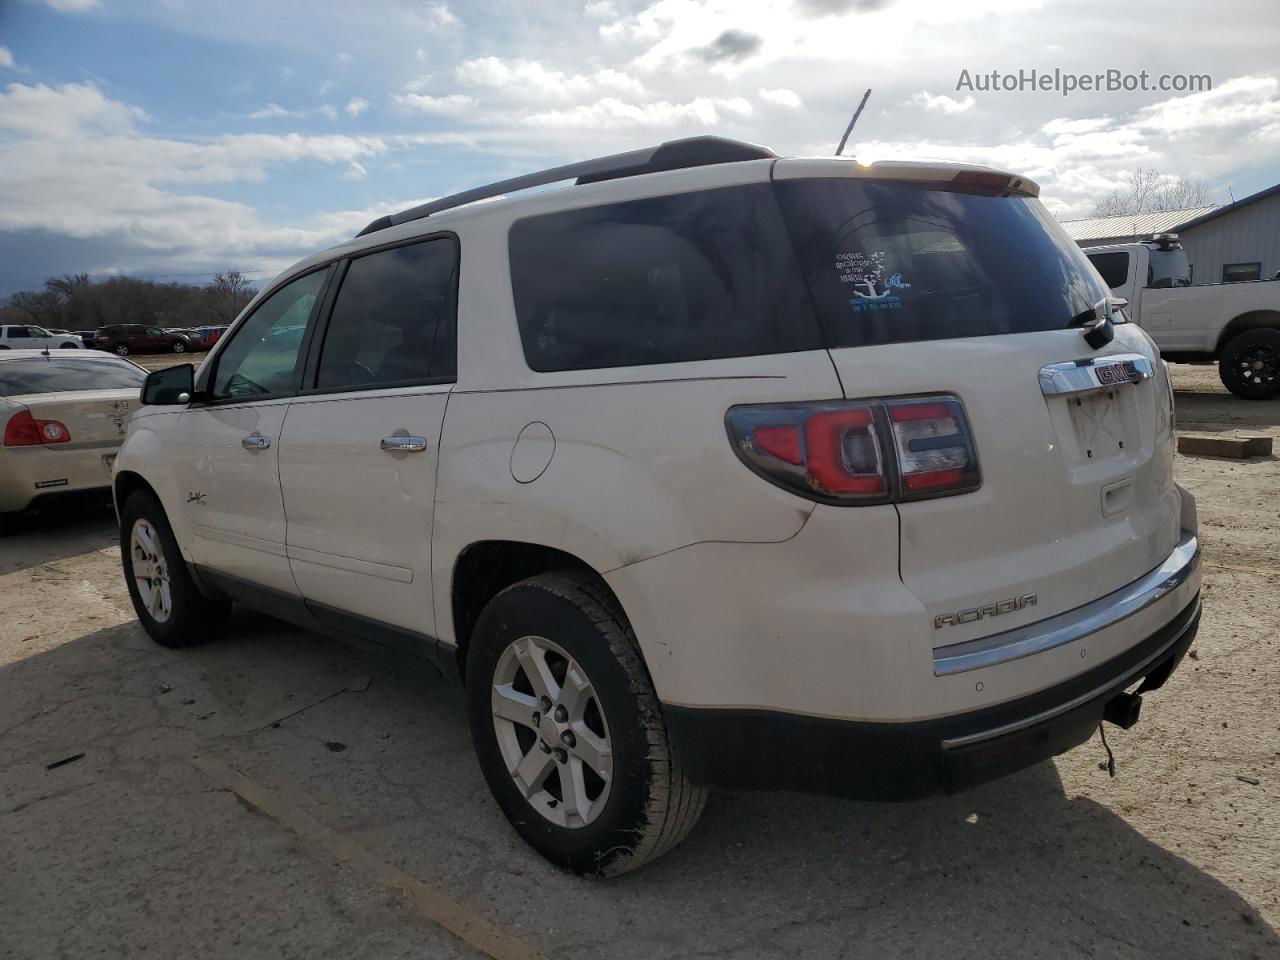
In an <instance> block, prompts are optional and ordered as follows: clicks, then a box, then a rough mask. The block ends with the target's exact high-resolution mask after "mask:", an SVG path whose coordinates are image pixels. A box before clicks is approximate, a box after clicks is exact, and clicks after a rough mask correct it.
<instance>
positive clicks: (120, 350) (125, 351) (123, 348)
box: [112, 343, 129, 357]
mask: <svg viewBox="0 0 1280 960" xmlns="http://www.w3.org/2000/svg"><path fill="white" fill-rule="evenodd" d="M112 352H114V353H115V355H116V356H117V357H127V356H128V355H129V347H128V346H127V345H126V344H123V343H118V344H116V345H115V346H114V347H112Z"/></svg>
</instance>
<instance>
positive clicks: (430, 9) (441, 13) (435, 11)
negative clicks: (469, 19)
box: [421, 3, 462, 30]
mask: <svg viewBox="0 0 1280 960" xmlns="http://www.w3.org/2000/svg"><path fill="white" fill-rule="evenodd" d="M421 18H422V20H423V21H424V22H425V23H426V24H427V25H428V26H430V27H434V28H436V29H438V30H439V29H447V28H449V27H457V26H460V25H461V23H462V21H461V20H459V19H458V17H457V14H455V13H454V12H453V11H452V10H450V9H449V4H447V3H427V4H424V5H423V8H422V13H421Z"/></svg>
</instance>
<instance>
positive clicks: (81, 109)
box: [0, 83, 147, 138]
mask: <svg viewBox="0 0 1280 960" xmlns="http://www.w3.org/2000/svg"><path fill="white" fill-rule="evenodd" d="M145 119H147V114H146V112H145V111H143V110H141V109H139V108H138V107H132V106H129V105H128V104H124V103H120V102H119V101H116V100H108V99H107V98H106V97H104V96H103V95H102V93H101V92H100V91H99V90H98V88H97V87H94V86H90V85H89V84H82V83H68V84H65V85H63V86H62V87H58V88H57V89H55V88H53V87H49V86H46V85H45V84H43V83H39V84H34V85H30V86H28V85H27V84H23V83H11V84H9V86H8V87H6V88H5V91H4V93H0V129H9V130H15V131H17V132H19V133H26V134H31V135H34V136H38V137H49V138H57V137H67V136H71V135H72V134H75V133H79V132H87V133H97V134H103V133H119V132H127V131H131V130H132V129H133V127H134V124H135V122H136V121H139V120H145Z"/></svg>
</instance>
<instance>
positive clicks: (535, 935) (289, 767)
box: [0, 370, 1280, 960]
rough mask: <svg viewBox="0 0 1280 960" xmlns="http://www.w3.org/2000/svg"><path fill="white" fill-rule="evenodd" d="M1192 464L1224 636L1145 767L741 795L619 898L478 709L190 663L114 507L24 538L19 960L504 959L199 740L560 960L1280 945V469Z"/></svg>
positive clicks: (351, 665)
mask: <svg viewBox="0 0 1280 960" xmlns="http://www.w3.org/2000/svg"><path fill="white" fill-rule="evenodd" d="M1180 377H1181V378H1182V380H1181V383H1182V386H1183V387H1189V388H1190V389H1189V390H1183V392H1180V394H1179V397H1178V400H1179V415H1180V418H1181V419H1182V421H1183V423H1184V424H1186V423H1189V422H1195V423H1196V426H1195V429H1197V430H1198V431H1200V430H1204V429H1213V428H1214V427H1213V424H1219V425H1220V428H1222V429H1237V428H1239V427H1240V426H1241V425H1244V426H1247V427H1249V428H1250V429H1254V430H1259V431H1261V432H1267V433H1269V434H1271V435H1275V434H1276V433H1278V432H1280V429H1278V428H1277V423H1280V412H1278V411H1277V409H1276V405H1275V404H1269V405H1258V404H1254V405H1247V404H1243V403H1241V402H1240V401H1235V400H1232V399H1231V398H1228V397H1224V396H1222V395H1221V393H1220V391H1217V390H1215V389H1213V388H1212V384H1211V383H1209V382H1208V381H1206V379H1205V377H1204V376H1203V373H1202V371H1198V370H1195V371H1186V370H1183V371H1180ZM1197 418H1198V419H1197ZM1238 418H1244V419H1243V420H1240V419H1238ZM1178 473H1179V478H1180V479H1181V480H1182V482H1184V483H1186V484H1188V485H1190V486H1192V488H1193V489H1195V490H1196V492H1197V494H1198V495H1199V496H1200V498H1201V500H1200V510H1201V519H1202V524H1203V530H1204V538H1203V539H1204V545H1205V550H1206V560H1207V566H1206V582H1207V584H1208V590H1207V592H1206V601H1205V603H1206V612H1205V627H1204V629H1203V631H1202V633H1201V637H1200V639H1199V641H1198V642H1197V647H1196V650H1197V656H1196V659H1194V660H1191V659H1189V660H1187V661H1186V663H1185V664H1184V666H1183V668H1182V670H1181V671H1180V672H1179V673H1178V674H1177V675H1176V676H1175V677H1174V679H1173V680H1172V681H1171V682H1170V684H1169V685H1168V686H1167V687H1166V688H1165V690H1162V691H1160V692H1159V693H1157V694H1155V695H1153V696H1151V697H1150V698H1149V699H1148V702H1147V705H1146V707H1145V709H1144V715H1143V722H1142V723H1141V724H1139V725H1138V727H1136V728H1134V729H1133V730H1132V731H1128V732H1123V731H1115V732H1114V733H1113V734H1111V735H1110V737H1109V739H1110V740H1111V742H1112V746H1113V748H1114V749H1115V751H1116V757H1117V761H1118V764H1119V776H1118V778H1117V779H1116V780H1110V779H1108V778H1107V776H1106V774H1105V772H1103V771H1100V770H1099V769H1098V766H1097V762H1098V760H1099V759H1101V757H1102V753H1101V749H1100V747H1099V746H1098V745H1097V744H1096V742H1095V743H1092V744H1089V745H1086V746H1085V747H1083V748H1081V749H1080V750H1078V751H1076V752H1074V753H1072V754H1069V755H1067V756H1065V757H1062V758H1059V759H1058V760H1057V761H1056V762H1054V763H1045V764H1041V765H1040V766H1037V767H1035V768H1033V769H1031V770H1028V771H1025V772H1023V773H1022V774H1020V775H1018V776H1015V777H1012V778H1009V779H1007V780H1005V781H1002V782H999V783H995V784H990V785H988V786H986V787H983V788H980V789H978V790H974V791H972V792H970V793H967V794H963V795H960V796H957V797H949V798H940V799H936V800H930V801H925V802H921V803H914V804H904V805H877V804H865V803H852V802H846V801H838V800H832V799H829V798H822V797H805V796H795V795H783V794H737V795H726V794H722V795H717V796H715V797H713V798H712V802H711V804H710V806H709V809H708V811H707V814H706V816H705V817H704V819H703V821H702V823H701V824H700V826H699V827H698V829H697V830H696V831H695V832H694V833H693V835H692V836H691V837H690V838H689V840H688V841H687V842H686V843H685V844H684V845H683V846H682V847H681V848H679V849H678V850H676V851H675V852H674V853H673V854H671V855H670V856H668V857H666V858H665V859H663V860H661V861H659V862H658V863H656V864H654V865H653V866H651V867H650V868H648V869H646V870H643V871H640V872H639V873H637V874H634V875H629V876H626V877H623V878H621V879H619V880H615V881H609V882H592V881H586V880H581V879H577V878H574V877H571V876H567V875H564V874H561V873H559V872H557V871H555V870H554V869H552V868H550V867H548V866H547V865H546V864H545V863H544V862H543V861H541V860H540V859H539V858H538V857H537V856H536V855H534V854H533V853H532V852H531V851H530V850H529V849H528V848H527V847H525V846H524V844H523V843H521V841H520V840H519V839H518V838H517V837H516V836H515V834H514V833H513V832H512V831H511V830H510V829H509V828H508V826H507V825H506V823H505V821H504V820H503V819H502V817H501V814H500V813H499V812H498V810H497V809H496V808H495V806H494V804H493V803H492V801H491V800H490V798H489V795H488V791H487V790H486V789H485V786H484V783H483V781H482V779H481V777H480V774H479V771H478V769H477V767H476V764H475V761H474V759H473V757H472V754H471V747H470V742H469V737H468V733H467V727H466V721H465V717H464V713H463V709H462V698H461V695H460V692H459V691H457V690H454V689H452V688H450V687H448V686H447V685H446V684H445V683H444V682H443V681H440V680H438V679H435V678H433V677H431V676H425V675H418V674H411V673H407V672H405V671H403V670H401V669H399V668H397V667H395V666H393V665H390V664H388V663H384V662H381V661H377V660H375V659H371V658H370V657H369V656H368V655H367V654H364V653H361V652H359V651H355V650H351V649H348V648H345V647H342V646H340V645H338V644H335V643H332V642H330V641H328V640H326V639H323V638H319V637H315V636H312V635H310V634H307V633H305V632H303V631H300V630H296V629H294V628H292V627H288V626H285V625H283V624H280V623H278V622H276V621H272V620H270V619H268V618H265V617H260V616H257V615H253V614H248V613H238V614H237V615H236V616H235V618H234V619H233V622H232V626H231V629H230V631H229V633H228V636H227V637H226V638H225V639H224V640H222V641H220V642H218V643H215V644H212V645H210V646H207V647H203V648H199V649H195V650H188V651H169V650H164V649H162V648H160V647H157V646H155V645H153V644H151V643H150V641H149V640H148V639H147V638H146V637H145V635H144V634H143V633H142V631H141V630H140V629H139V628H138V627H137V625H136V623H135V622H134V619H133V615H132V612H131V610H130V608H129V604H128V599H127V595H126V593H125V590H124V586H123V583H122V582H121V579H120V576H119V571H118V562H119V561H118V554H117V548H116V546H115V533H114V529H113V520H112V518H111V516H110V515H109V513H104V512H89V513H84V514H79V515H75V516H71V517H68V518H65V519H62V520H55V521H42V522H34V521H33V522H32V523H31V524H29V525H28V526H27V527H26V528H25V529H19V530H18V531H17V532H15V533H13V534H11V535H10V536H8V537H5V538H2V539H0V865H2V867H0V958H23V960H25V958H36V957H77V958H78V957H82V956H86V955H101V956H126V955H135V954H140V953H143V952H144V951H145V953H146V954H147V955H148V956H159V957H175V958H178V957H181V958H183V960H187V958H193V957H197V958H200V957H210V958H215V957H216V958H236V960H239V958H244V957H259V956H261V957H273V958H274V957H294V956H296V957H305V958H308V960H310V958H315V957H328V956H335V957H338V956H341V957H350V956H358V957H361V958H382V957H400V956H410V955H412V956H416V957H421V956H428V957H454V956H458V957H466V956H477V955H478V954H477V953H476V952H475V951H473V950H472V948H470V947H467V946H465V945H464V944H462V943H460V942H459V941H458V940H457V939H456V938H454V937H453V936H452V935H450V934H448V933H446V932H445V931H444V930H442V929H441V928H440V927H439V926H437V925H436V924H434V923H432V922H430V921H429V920H426V919H424V917H423V915H422V914H421V913H420V912H415V910H414V909H413V904H412V903H411V898H409V897H406V896H405V895H404V894H402V893H401V892H399V891H397V890H395V889H392V888H389V887H388V886H386V885H384V884H380V883H378V882H376V881H374V880H371V879H370V876H369V875H368V874H367V873H362V872H361V871H359V870H357V869H353V866H352V864H351V863H350V862H344V861H343V860H342V858H341V857H335V856H334V855H333V853H332V852H331V851H330V850H327V849H323V848H321V847H318V846H317V845H316V844H315V843H314V842H312V841H311V840H309V839H308V838H307V837H306V836H304V835H300V834H299V833H297V832H296V831H293V830H291V829H288V828H287V827H286V826H285V825H282V823H281V822H280V820H279V819H277V818H273V817H272V816H269V815H267V814H264V813H263V812H262V811H261V810H260V809H258V808H257V807H255V806H254V805H252V804H251V803H248V802H246V801H245V800H244V799H242V798H241V797H240V796H238V795H237V794H235V793H233V792H231V791H229V790H227V789H225V788H224V787H222V786H220V785H219V784H218V783H217V782H215V781H214V780H213V779H211V778H210V776H209V775H207V774H206V773H204V772H202V771H201V770H199V769H197V767H196V766H193V761H192V758H193V757H194V756H196V755H197V754H199V755H203V756H208V757H212V758H216V760H218V761H220V762H221V763H223V764H225V765H227V766H229V767H231V768H233V769H234V770H235V771H238V772H239V773H240V774H242V775H243V776H244V777H247V778H248V779H249V780H250V781H252V782H253V783H255V784H257V785H260V786H261V788H262V789H263V790H266V791H270V793H271V795H272V796H274V797H277V798H279V800H280V802H281V803H284V804H288V805H289V808H290V809H291V810H295V811H297V812H298V814H299V815H300V816H302V817H305V818H309V819H310V820H313V821H315V822H318V823H319V824H321V825H323V827H324V828H327V830H328V831H332V832H333V834H334V835H336V836H338V837H340V838H343V841H344V843H347V842H349V843H350V844H352V845H354V846H355V847H358V849H360V850H362V851H365V852H367V853H368V855H369V856H370V857H372V858H375V859H376V861H377V862H379V863H384V864H386V865H388V867H389V868H390V869H391V870H392V871H393V872H395V871H400V872H403V874H404V875H407V876H409V877H411V878H414V880H415V882H419V883H421V884H422V885H424V886H425V888H427V889H430V890H435V891H440V892H441V893H443V894H447V896H448V897H449V898H451V900H452V901H456V902H457V903H459V904H461V905H462V906H463V907H464V908H465V909H466V910H469V911H473V912H474V915H475V916H477V917H480V918H483V919H485V920H487V921H489V922H491V923H493V924H495V925H497V926H498V927H500V928H501V929H502V930H504V931H506V933H507V934H509V935H510V936H511V937H513V938H515V939H517V940H519V941H523V942H524V943H526V944H529V945H530V946H531V947H532V948H534V949H536V950H538V951H540V952H541V953H543V954H544V955H546V956H548V957H557V958H560V957H563V958H571V960H576V958H584V960H585V958H594V957H600V956H610V957H614V956H616V957H624V958H637V960H638V958H644V960H652V958H664V957H672V958H675V957H680V958H685V957H703V956H705V957H720V958H748V957H750V958H754V957H775V956H776V957H789V956H804V957H806V958H809V957H813V958H826V957H868V958H871V957H874V958H890V957H947V958H970V957H972V958H975V960H978V958H981V960H986V958H990V957H995V956H1018V957H1062V956H1090V957H1153V958H1154V957H1160V958H1168V957H1213V958H1219V957H1266V956H1280V939H1278V938H1277V934H1276V930H1275V928H1276V926H1277V924H1278V923H1280V835H1278V834H1277V831H1276V829H1275V823H1276V822H1277V819H1278V818H1277V814H1278V813H1280V767H1278V766H1277V759H1278V758H1280V698H1278V696H1277V693H1276V691H1277V690H1280V683H1278V682H1277V681H1280V663H1278V661H1280V658H1278V657H1277V653H1278V652H1280V645H1278V642H1277V633H1278V631H1277V626H1278V624H1280V597H1278V593H1277V589H1276V585H1277V581H1280V568H1277V562H1276V559H1275V544H1276V542H1277V532H1278V531H1280V501H1277V499H1276V492H1275V491H1276V489H1277V488H1278V486H1280V485H1278V484H1277V482H1276V481H1277V477H1278V474H1280V468H1278V467H1277V461H1276V460H1267V461H1254V462H1245V463H1228V462H1225V461H1211V460H1203V459H1202V460H1193V459H1189V458H1179V462H1178ZM1215 564H1221V565H1222V566H1215ZM1227 565H1233V566H1236V567H1238V566H1246V567H1249V568H1250V569H1249V570H1248V571H1241V570H1239V569H1228V568H1227ZM333 743H338V744H342V745H343V747H344V749H342V750H340V751H335V750H333V749H331V748H330V747H329V746H327V744H333ZM80 752H83V753H84V757H83V758H82V759H80V760H77V761H74V762H72V763H69V764H67V765H65V766H61V767H58V768H56V769H54V770H49V769H46V767H47V765H48V764H50V763H52V762H54V761H56V760H59V759H62V758H65V757H68V756H71V755H74V754H76V753H80ZM1239 775H1245V776H1248V777H1251V778H1254V779H1257V780H1258V781H1259V783H1258V784H1257V785H1253V784H1249V783H1246V782H1243V781H1241V780H1238V779H1237V776H1239ZM395 875H397V876H399V875H400V874H399V873H396V874H395Z"/></svg>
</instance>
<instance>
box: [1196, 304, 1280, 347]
mask: <svg viewBox="0 0 1280 960" xmlns="http://www.w3.org/2000/svg"><path fill="white" fill-rule="evenodd" d="M1260 328H1271V329H1275V330H1280V310H1266V309H1262V310H1250V311H1248V312H1247V313H1242V314H1240V316H1238V317H1236V318H1235V319H1233V320H1232V321H1231V322H1230V323H1228V324H1227V325H1226V326H1225V327H1223V328H1222V333H1221V334H1220V335H1219V337H1218V343H1217V345H1216V346H1215V347H1214V351H1213V352H1214V355H1215V356H1221V355H1222V349H1223V347H1225V346H1226V345H1227V344H1228V343H1230V342H1231V340H1232V339H1233V338H1234V337H1236V336H1237V335H1239V334H1241V333H1243V332H1244V331H1246V330H1257V329H1260Z"/></svg>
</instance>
